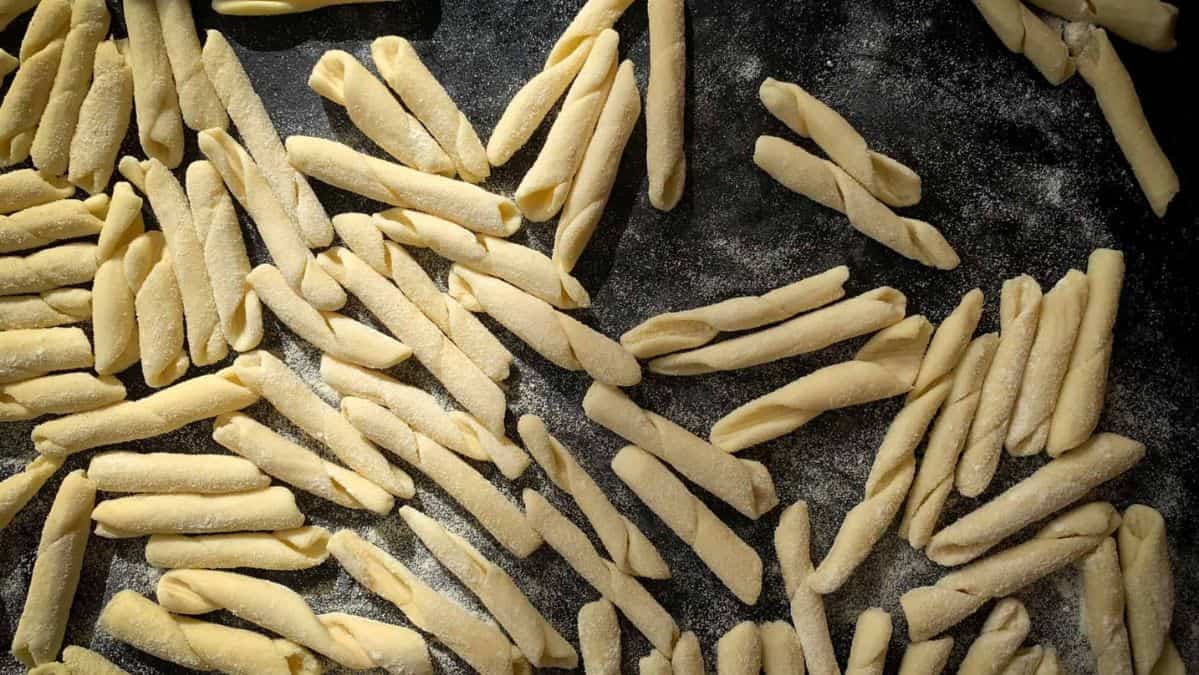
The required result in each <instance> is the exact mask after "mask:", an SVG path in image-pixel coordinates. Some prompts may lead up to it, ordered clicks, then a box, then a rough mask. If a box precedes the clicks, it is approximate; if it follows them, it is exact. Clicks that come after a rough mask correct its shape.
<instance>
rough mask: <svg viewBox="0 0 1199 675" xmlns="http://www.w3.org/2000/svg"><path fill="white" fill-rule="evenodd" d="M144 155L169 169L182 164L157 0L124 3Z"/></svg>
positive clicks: (177, 111) (177, 112) (178, 122)
mask: <svg viewBox="0 0 1199 675" xmlns="http://www.w3.org/2000/svg"><path fill="white" fill-rule="evenodd" d="M122 2H123V5H122V6H123V8H124V10H125V11H124V18H125V27H126V29H127V30H128V32H129V52H128V54H127V55H126V56H127V58H128V60H129V66H130V68H132V70H133V109H134V113H135V115H136V117H137V136H138V139H139V140H140V142H141V147H142V152H144V153H146V156H147V157H151V158H153V159H157V160H158V161H160V162H162V163H163V164H164V165H165V166H166V167H168V168H171V169H173V168H175V167H177V166H179V162H181V161H182V160H183V117H182V113H181V112H180V109H179V94H178V92H177V91H176V89H175V77H174V75H173V74H172V72H171V61H170V57H168V56H167V45H166V39H165V38H164V36H163V32H162V21H161V19H160V18H159V16H158V7H157V6H156V2H155V0H122Z"/></svg>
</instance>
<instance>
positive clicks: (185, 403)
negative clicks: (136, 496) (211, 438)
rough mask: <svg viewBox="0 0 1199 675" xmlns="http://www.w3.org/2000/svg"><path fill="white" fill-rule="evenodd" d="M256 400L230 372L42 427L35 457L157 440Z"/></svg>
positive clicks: (36, 435) (35, 437) (35, 439)
mask: <svg viewBox="0 0 1199 675" xmlns="http://www.w3.org/2000/svg"><path fill="white" fill-rule="evenodd" d="M257 400H258V394H256V393H254V391H253V390H251V389H249V388H248V387H246V386H245V385H243V384H242V383H241V380H240V379H239V378H238V376H237V374H236V373H235V371H234V370H233V369H232V368H225V369H223V370H220V371H217V372H215V373H212V374H210V375H200V376H198V377H194V378H192V379H190V380H185V381H183V382H180V383H178V384H175V385H173V386H171V387H168V388H166V389H163V390H162V391H159V392H155V393H153V394H151V395H149V396H147V397H145V398H140V399H136V400H133V401H123V402H121V403H116V404H113V405H110V406H108V407H105V408H100V409H98V410H90V411H87V412H82V413H75V414H74V415H68V416H66V417H60V418H57V419H53V420H49V421H47V422H42V423H41V424H39V425H37V426H36V427H34V428H33V433H32V437H33V444H34V447H36V448H37V451H38V452H40V453H42V454H43V455H49V456H51V457H65V456H67V455H71V454H74V453H76V452H80V451H82V450H88V449H91V448H96V447H100V446H103V445H112V444H115V443H125V442H128V441H136V440H141V439H143V438H153V437H154V436H161V435H163V434H166V433H170V432H172V431H174V430H176V429H179V428H181V427H183V426H185V425H187V424H190V423H192V422H196V421H199V420H202V419H207V418H210V417H216V416H217V415H221V414H223V413H227V412H233V411H234V410H241V409H242V408H245V407H247V406H249V405H251V404H253V403H254V402H255V401H257Z"/></svg>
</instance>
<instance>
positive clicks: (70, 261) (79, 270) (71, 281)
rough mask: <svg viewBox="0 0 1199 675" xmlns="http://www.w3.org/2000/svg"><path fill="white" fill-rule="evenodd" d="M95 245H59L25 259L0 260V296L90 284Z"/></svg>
mask: <svg viewBox="0 0 1199 675" xmlns="http://www.w3.org/2000/svg"><path fill="white" fill-rule="evenodd" d="M95 251H96V245H95V244H84V243H78V244H63V245H62V246H55V247H53V248H43V249H41V250H40V251H37V252H35V253H30V254H29V255H27V256H24V257H21V256H9V257H0V296H2V295H20V294H22V293H40V292H41V291H48V290H51V289H55V288H58V287H60V286H73V285H75V284H82V283H87V282H89V281H91V280H92V279H93V278H94V277H95V276H96V253H95Z"/></svg>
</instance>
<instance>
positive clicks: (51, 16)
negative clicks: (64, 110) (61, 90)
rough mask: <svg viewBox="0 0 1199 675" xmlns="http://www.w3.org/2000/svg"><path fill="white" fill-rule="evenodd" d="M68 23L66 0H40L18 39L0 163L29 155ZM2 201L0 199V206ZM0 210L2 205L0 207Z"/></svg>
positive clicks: (2, 106)
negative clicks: (17, 63)
mask: <svg viewBox="0 0 1199 675" xmlns="http://www.w3.org/2000/svg"><path fill="white" fill-rule="evenodd" d="M70 23H71V2H70V1H69V0H46V1H43V2H40V3H38V6H37V9H36V10H35V11H34V12H33V18H32V19H31V20H30V21H29V26H28V28H26V29H25V37H24V38H23V39H22V40H21V53H20V56H21V67H20V68H18V69H17V74H16V75H14V76H13V80H12V83H11V84H10V85H9V87H8V91H7V92H6V93H5V95H4V101H3V103H0V167H8V166H12V165H14V164H20V163H21V162H23V161H25V160H26V159H27V158H28V157H29V148H30V146H31V145H32V144H33V138H34V134H35V133H36V132H37V126H38V122H39V121H40V120H41V118H42V113H43V112H44V111H45V109H46V104H47V103H48V102H49V99H50V90H51V88H52V87H53V86H54V77H55V75H56V74H57V72H58V65H59V63H60V62H61V60H62V53H63V47H64V42H65V40H66V36H67V31H68V29H69V28H70ZM0 194H3V190H0ZM2 204H3V203H2V202H0V206H2ZM17 208H23V207H17ZM11 210H16V209H11ZM2 211H4V209H3V208H0V212H2Z"/></svg>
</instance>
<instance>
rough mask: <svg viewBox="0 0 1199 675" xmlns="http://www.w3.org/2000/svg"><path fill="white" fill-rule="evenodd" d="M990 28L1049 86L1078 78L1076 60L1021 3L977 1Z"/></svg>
mask: <svg viewBox="0 0 1199 675" xmlns="http://www.w3.org/2000/svg"><path fill="white" fill-rule="evenodd" d="M974 6H975V7H976V8H977V9H978V11H979V13H980V14H982V15H983V19H984V20H986V22H987V25H988V26H990V27H991V30H993V31H995V35H997V36H999V40H1000V41H1001V42H1003V46H1004V47H1007V49H1008V51H1010V52H1012V53H1013V54H1023V55H1024V56H1025V58H1027V59H1028V60H1029V61H1030V62H1031V63H1032V64H1033V66H1035V67H1036V69H1037V70H1038V71H1040V73H1041V75H1042V76H1044V78H1045V79H1046V80H1047V81H1048V82H1049V84H1053V85H1058V84H1061V83H1063V82H1065V81H1066V80H1068V79H1070V77H1071V76H1072V75H1074V69H1075V66H1074V60H1073V59H1071V58H1070V50H1069V49H1067V48H1066V43H1065V42H1063V41H1062V37H1061V34H1060V32H1059V31H1057V30H1054V29H1053V28H1051V27H1050V26H1049V25H1048V24H1046V23H1045V21H1043V20H1042V19H1041V18H1040V17H1038V16H1037V15H1036V14H1033V13H1032V11H1030V10H1029V9H1028V8H1027V7H1025V6H1024V3H1023V2H1021V1H1020V0H974Z"/></svg>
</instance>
